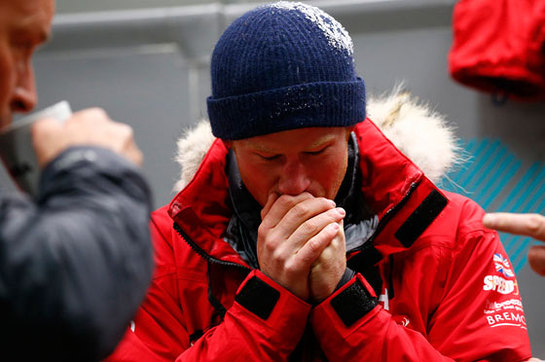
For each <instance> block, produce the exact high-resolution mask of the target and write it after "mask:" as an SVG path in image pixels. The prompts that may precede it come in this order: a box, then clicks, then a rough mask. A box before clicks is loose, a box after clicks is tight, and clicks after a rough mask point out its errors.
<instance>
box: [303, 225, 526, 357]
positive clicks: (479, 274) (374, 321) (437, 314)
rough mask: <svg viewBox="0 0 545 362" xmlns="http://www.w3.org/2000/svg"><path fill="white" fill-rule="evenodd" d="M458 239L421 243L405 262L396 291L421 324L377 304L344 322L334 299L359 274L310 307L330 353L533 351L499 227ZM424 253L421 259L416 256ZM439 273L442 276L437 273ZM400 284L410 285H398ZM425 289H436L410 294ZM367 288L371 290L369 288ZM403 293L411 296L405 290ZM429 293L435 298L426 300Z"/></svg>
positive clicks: (463, 354) (506, 353)
mask: <svg viewBox="0 0 545 362" xmlns="http://www.w3.org/2000/svg"><path fill="white" fill-rule="evenodd" d="M461 232H462V233H463V231H461ZM463 239H464V240H460V241H459V243H458V246H457V247H454V248H451V247H449V246H444V247H440V246H438V245H437V244H436V245H434V246H433V247H431V246H430V247H423V248H421V249H420V250H418V251H416V252H415V253H414V254H413V255H412V256H411V259H410V261H409V262H406V265H407V266H406V267H405V268H404V270H403V273H402V274H403V277H402V278H401V281H400V285H401V289H399V287H398V290H397V292H396V293H397V294H398V295H397V296H396V298H398V299H403V300H404V301H403V303H405V301H406V303H407V304H410V305H411V308H414V309H416V310H418V313H421V314H424V317H423V320H425V323H424V329H425V330H424V331H415V330H413V329H412V328H411V323H409V324H408V325H407V326H403V325H400V324H398V323H397V320H396V319H395V318H394V317H393V316H392V314H390V312H388V311H386V310H384V309H383V307H382V306H380V305H377V306H375V307H374V308H373V309H372V310H371V311H369V312H368V313H366V314H365V315H364V316H362V317H361V318H359V319H358V320H356V321H350V322H353V324H351V325H347V324H346V323H345V322H343V319H342V318H341V317H340V316H342V312H341V313H340V314H339V313H338V312H337V311H336V309H335V308H334V304H332V300H333V299H334V298H335V297H336V296H339V295H342V293H343V291H345V290H346V289H347V288H349V287H350V285H352V284H354V283H358V280H359V283H360V284H361V283H362V282H363V281H364V280H363V277H361V276H360V275H358V276H357V278H355V279H353V280H352V282H351V283H350V284H349V285H345V286H344V287H343V288H342V289H341V290H339V291H337V292H336V293H335V294H334V295H332V296H331V297H330V298H328V299H327V300H326V301H324V302H322V303H321V304H320V306H318V307H317V308H315V309H314V310H313V312H312V314H311V322H312V325H313V328H314V331H315V334H316V336H317V338H318V339H319V341H320V344H321V346H322V349H323V350H324V353H325V354H326V356H327V357H328V359H329V360H335V361H341V360H344V361H347V360H358V359H367V360H385V361H386V360H387V361H390V360H403V361H451V360H456V361H482V360H485V361H522V360H526V359H528V358H530V357H531V351H530V345H529V339H528V333H527V330H526V322H525V319H524V312H523V310H522V303H521V300H520V295H519V292H518V286H517V282H516V279H515V276H514V273H513V270H512V268H511V266H510V263H509V260H508V259H507V256H506V254H505V251H504V249H503V246H502V245H501V243H500V241H499V238H498V235H497V233H495V232H492V231H489V230H482V229H481V230H479V231H475V232H472V233H468V234H465V236H463ZM430 254H433V257H431V256H430ZM422 260H425V261H426V262H424V263H423V262H418V261H422ZM415 261H416V262H415ZM438 274H440V275H444V278H442V277H441V276H440V277H439V278H438ZM415 279H416V280H415ZM438 280H440V283H439V282H438ZM403 285H406V288H405V289H407V290H405V291H404V290H403ZM426 288H431V289H434V290H435V292H434V293H429V292H425V293H422V294H421V295H413V293H414V294H417V293H418V291H419V290H425V289H426ZM367 290H368V293H372V289H371V288H367ZM369 290H371V291H369ZM404 293H409V294H411V295H409V296H408V297H407V296H406V295H405V296H403V294H404ZM434 298H437V301H430V300H427V299H434ZM346 307H347V306H345V308H346ZM337 309H338V307H337Z"/></svg>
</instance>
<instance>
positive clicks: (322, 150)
mask: <svg viewBox="0 0 545 362" xmlns="http://www.w3.org/2000/svg"><path fill="white" fill-rule="evenodd" d="M326 149H327V146H326V147H323V148H320V149H319V150H316V151H307V152H305V153H306V154H307V155H313V156H314V155H319V154H322V153H324V151H325V150H326Z"/></svg>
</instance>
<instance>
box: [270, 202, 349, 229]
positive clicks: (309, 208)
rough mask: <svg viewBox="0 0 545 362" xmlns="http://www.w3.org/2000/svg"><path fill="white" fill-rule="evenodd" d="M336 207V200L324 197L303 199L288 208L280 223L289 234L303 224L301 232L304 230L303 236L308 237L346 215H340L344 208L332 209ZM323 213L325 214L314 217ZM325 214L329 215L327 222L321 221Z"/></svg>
mask: <svg viewBox="0 0 545 362" xmlns="http://www.w3.org/2000/svg"><path fill="white" fill-rule="evenodd" d="M334 209H335V202H333V201H332V200H329V199H326V198H323V197H317V198H316V197H311V198H308V199H303V200H302V201H300V202H298V203H297V204H295V205H294V206H293V207H291V208H289V209H288V210H287V212H286V213H285V214H284V216H283V217H282V219H281V220H280V222H279V225H281V227H282V229H283V230H284V232H285V233H287V235H291V234H293V233H295V231H296V230H298V229H299V228H301V226H302V229H300V230H299V232H301V231H302V232H303V237H304V236H305V235H306V236H307V239H308V238H310V237H311V236H313V235H314V234H316V233H317V232H318V231H319V230H321V229H322V228H324V227H325V226H326V225H327V224H329V223H331V222H336V221H339V220H340V219H342V217H344V215H339V213H340V212H341V210H342V209H338V210H337V211H331V210H334ZM328 211H331V213H328ZM342 212H344V210H342ZM321 214H325V215H323V216H322V217H318V218H316V219H314V218H315V217H316V216H319V215H321ZM324 216H325V217H326V218H327V217H329V219H328V220H329V221H328V222H326V223H323V222H320V221H321V219H322V218H323V217H324ZM317 229H318V230H317Z"/></svg>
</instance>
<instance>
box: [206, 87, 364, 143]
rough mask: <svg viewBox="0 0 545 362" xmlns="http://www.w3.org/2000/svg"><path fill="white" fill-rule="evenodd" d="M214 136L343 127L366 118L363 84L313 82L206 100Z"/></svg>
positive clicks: (236, 137) (239, 137) (231, 136)
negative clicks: (305, 128)
mask: <svg viewBox="0 0 545 362" xmlns="http://www.w3.org/2000/svg"><path fill="white" fill-rule="evenodd" d="M207 104H208V114H209V117H210V122H211V125H212V130H213V133H214V136H216V137H218V138H221V139H224V140H237V139H243V138H249V137H254V136H259V135H264V134H269V133H274V132H280V131H285V130H288V129H294V128H303V127H345V126H351V125H354V124H356V123H358V122H361V121H363V120H364V119H365V117H366V114H365V84H364V82H363V79H361V78H359V77H358V78H357V79H356V80H354V81H349V82H315V83H306V84H297V85H293V86H288V87H283V88H275V89H271V90H265V91H261V92H254V93H248V94H242V95H238V96H230V97H225V98H219V99H216V98H212V97H209V98H208V100H207Z"/></svg>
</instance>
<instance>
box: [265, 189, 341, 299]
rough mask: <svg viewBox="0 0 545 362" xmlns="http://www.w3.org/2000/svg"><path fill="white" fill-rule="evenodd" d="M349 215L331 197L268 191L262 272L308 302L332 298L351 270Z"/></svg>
mask: <svg viewBox="0 0 545 362" xmlns="http://www.w3.org/2000/svg"><path fill="white" fill-rule="evenodd" d="M345 215H346V212H345V210H344V209H342V208H339V207H336V205H335V203H334V202H333V201H332V200H329V199H326V198H323V197H314V196H312V195H311V194H309V193H307V192H305V193H302V194H300V195H297V196H289V195H282V196H278V195H276V194H271V195H269V198H268V200H267V203H266V204H265V206H264V207H263V209H262V211H261V219H262V222H261V225H260V226H259V230H258V240H257V258H258V261H259V265H260V269H261V271H262V272H263V273H265V274H266V275H267V276H268V277H270V278H271V279H273V280H274V281H276V282H277V283H279V284H280V285H282V286H283V287H284V288H286V289H288V290H289V291H290V292H292V293H293V294H294V295H296V296H297V297H299V298H301V299H303V300H305V301H308V302H312V303H317V302H320V301H322V300H323V299H325V298H327V297H328V296H329V295H331V294H332V293H333V292H334V291H335V288H336V286H337V284H338V283H339V281H340V280H341V278H342V276H343V274H344V272H345V270H346V246H345V236H344V230H343V219H344V217H345Z"/></svg>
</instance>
